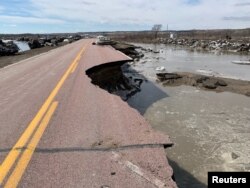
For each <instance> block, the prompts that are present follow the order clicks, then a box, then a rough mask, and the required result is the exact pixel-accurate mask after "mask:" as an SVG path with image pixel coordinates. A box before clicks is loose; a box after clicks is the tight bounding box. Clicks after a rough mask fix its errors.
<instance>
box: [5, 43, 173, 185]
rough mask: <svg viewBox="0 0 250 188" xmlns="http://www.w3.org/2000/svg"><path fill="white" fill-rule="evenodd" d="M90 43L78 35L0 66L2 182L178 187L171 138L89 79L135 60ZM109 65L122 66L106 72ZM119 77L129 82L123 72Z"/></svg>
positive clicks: (124, 83)
mask: <svg viewBox="0 0 250 188" xmlns="http://www.w3.org/2000/svg"><path fill="white" fill-rule="evenodd" d="M91 43H92V41H91V40H80V41H78V42H76V43H73V44H70V45H67V46H64V47H62V48H58V49H57V50H54V51H50V52H49V53H46V54H43V55H40V56H37V57H34V58H32V59H28V60H25V61H24V62H22V63H17V64H15V65H13V66H10V67H6V68H4V69H1V70H0V77H1V79H0V87H1V93H0V101H1V102H0V108H1V109H4V110H2V111H1V112H0V129H1V132H0V164H1V166H0V167H1V168H0V172H1V173H0V174H1V179H0V180H1V181H0V185H1V186H3V187H8V186H10V187H15V186H17V185H18V186H19V187H98V188H100V187H143V188H144V187H177V186H176V183H175V182H174V181H173V179H172V176H173V171H172V168H171V167H170V166H169V164H168V160H167V158H166V153H165V150H164V147H170V146H172V144H173V143H172V142H171V141H170V140H169V137H168V136H167V135H164V134H162V133H160V132H157V131H154V130H153V129H152V128H151V126H150V125H149V124H148V123H147V122H146V120H145V119H144V118H143V117H142V116H141V115H140V114H139V113H138V112H137V111H136V110H134V109H132V108H130V107H129V105H128V104H127V103H126V102H124V101H123V100H121V98H120V97H118V96H115V95H111V94H110V93H108V92H107V91H105V90H103V89H101V88H100V87H98V86H96V85H94V84H92V83H91V82H93V83H96V82H100V79H96V80H94V79H93V80H91V78H90V77H91V75H92V78H95V77H96V75H97V78H98V74H99V76H100V73H102V72H103V73H104V74H106V73H108V72H109V71H110V70H119V66H120V65H121V63H120V62H124V61H129V60H130V58H129V57H127V56H126V55H124V54H122V53H120V52H118V51H116V50H114V48H112V47H109V46H105V47H103V46H94V45H91ZM79 51H80V52H79ZM107 62H113V63H115V62H119V63H118V64H119V66H116V65H115V66H114V67H113V66H112V67H111V68H108V70H106V71H105V70H104V71H103V70H102V68H100V67H99V66H101V67H102V66H104V65H105V66H107V65H108V64H109V63H107ZM96 70H98V71H97V72H99V73H96V72H95V71H96ZM86 72H87V73H89V76H90V77H89V76H88V75H87V74H86ZM93 75H95V76H93ZM115 77H116V78H117V80H118V82H119V83H121V84H122V86H121V87H126V82H125V81H123V80H125V78H124V79H119V78H122V75H121V74H120V73H119V71H117V72H116V73H115ZM103 82H104V83H107V80H106V81H105V80H104V81H103ZM113 84H114V85H115V84H116V81H114V83H113ZM104 86H105V84H104ZM127 87H129V85H127ZM34 88H35V89H34ZM108 89H109V90H110V91H113V90H114V87H113V86H112V87H110V86H109V87H108ZM6 96H7V97H6ZM48 96H49V97H48ZM47 97H48V98H47ZM46 98H47V99H46ZM44 101H45V102H44ZM46 107H47V108H48V110H44V109H45V108H46ZM42 114H45V116H44V117H43V115H42ZM33 118H34V119H33ZM39 118H41V123H39V122H40V121H39V122H37V123H36V121H37V119H39ZM32 119H33V120H32ZM27 128H28V130H29V131H28V132H27ZM31 130H32V131H31ZM30 133H32V134H30ZM21 135H26V136H25V137H23V136H21ZM26 138H28V140H27V141H25V139H26ZM18 148H19V150H17V149H18ZM20 148H21V150H20ZM17 151H18V152H17ZM13 153H17V154H18V157H17V158H15V161H14V162H13V163H11V161H12V160H13V157H12V158H10V157H9V156H10V155H12V154H13ZM27 159H28V160H27ZM10 164H13V165H11V166H10ZM3 174H5V175H3Z"/></svg>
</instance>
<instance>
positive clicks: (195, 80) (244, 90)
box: [157, 72, 250, 97]
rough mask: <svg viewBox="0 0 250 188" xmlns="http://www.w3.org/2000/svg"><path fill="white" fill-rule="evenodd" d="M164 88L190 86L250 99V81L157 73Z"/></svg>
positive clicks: (187, 74) (192, 74)
mask: <svg viewBox="0 0 250 188" xmlns="http://www.w3.org/2000/svg"><path fill="white" fill-rule="evenodd" d="M157 77H158V81H159V82H161V83H162V84H163V85H164V86H180V85H190V86H194V87H198V88H201V89H204V90H211V91H215V92H224V91H227V92H233V93H238V94H242V95H246V96H248V97H250V81H243V80H235V79H230V78H219V77H213V76H204V75H199V74H194V73H183V72H182V73H157Z"/></svg>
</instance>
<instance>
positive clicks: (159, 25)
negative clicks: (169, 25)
mask: <svg viewBox="0 0 250 188" xmlns="http://www.w3.org/2000/svg"><path fill="white" fill-rule="evenodd" d="M161 28H162V25H161V24H155V25H154V26H153V27H152V31H153V32H154V35H155V39H156V38H157V36H158V33H159V32H160V31H161Z"/></svg>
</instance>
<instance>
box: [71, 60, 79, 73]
mask: <svg viewBox="0 0 250 188" xmlns="http://www.w3.org/2000/svg"><path fill="white" fill-rule="evenodd" d="M77 66H78V62H77V63H76V64H75V65H74V67H73V68H72V70H71V72H70V73H71V74H72V73H74V72H75V70H76V68H77Z"/></svg>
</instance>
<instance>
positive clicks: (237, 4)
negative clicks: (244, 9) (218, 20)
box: [235, 2, 250, 7]
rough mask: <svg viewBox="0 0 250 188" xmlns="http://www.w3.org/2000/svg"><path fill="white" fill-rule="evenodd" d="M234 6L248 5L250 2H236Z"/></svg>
mask: <svg viewBox="0 0 250 188" xmlns="http://www.w3.org/2000/svg"><path fill="white" fill-rule="evenodd" d="M235 6H239V7H240V6H250V2H246V3H236V4H235Z"/></svg>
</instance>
